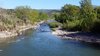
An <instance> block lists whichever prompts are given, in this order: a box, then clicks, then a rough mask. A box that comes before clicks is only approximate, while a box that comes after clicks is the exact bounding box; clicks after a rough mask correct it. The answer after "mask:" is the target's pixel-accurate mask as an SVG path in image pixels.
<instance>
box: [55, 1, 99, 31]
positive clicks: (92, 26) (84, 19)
mask: <svg viewBox="0 0 100 56" xmlns="http://www.w3.org/2000/svg"><path fill="white" fill-rule="evenodd" d="M55 20H56V21H58V22H60V23H62V24H63V27H62V28H63V29H67V30H74V31H85V32H91V31H93V30H94V31H97V30H96V28H97V29H98V30H99V29H100V28H99V26H100V7H95V8H94V7H93V6H92V3H91V0H81V2H80V7H79V6H75V5H70V4H66V5H64V6H63V7H62V9H61V11H60V13H59V14H56V15H55Z"/></svg>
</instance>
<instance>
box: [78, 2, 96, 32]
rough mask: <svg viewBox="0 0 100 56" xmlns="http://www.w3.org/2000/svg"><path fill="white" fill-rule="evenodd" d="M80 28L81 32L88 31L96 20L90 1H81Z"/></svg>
mask: <svg viewBox="0 0 100 56" xmlns="http://www.w3.org/2000/svg"><path fill="white" fill-rule="evenodd" d="M80 4H81V18H82V19H81V26H82V28H83V29H82V30H83V31H90V29H91V28H92V27H93V23H94V21H95V20H96V13H95V11H94V8H93V6H92V4H91V0H81V2H80Z"/></svg>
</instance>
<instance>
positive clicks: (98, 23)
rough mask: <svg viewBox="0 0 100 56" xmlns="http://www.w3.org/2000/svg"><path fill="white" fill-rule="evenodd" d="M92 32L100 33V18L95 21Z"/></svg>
mask: <svg viewBox="0 0 100 56" xmlns="http://www.w3.org/2000/svg"><path fill="white" fill-rule="evenodd" d="M91 31H92V32H95V33H100V19H98V20H96V21H95V22H94V26H93V28H92V29H91Z"/></svg>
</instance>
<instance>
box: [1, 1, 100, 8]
mask: <svg viewBox="0 0 100 56" xmlns="http://www.w3.org/2000/svg"><path fill="white" fill-rule="evenodd" d="M79 2H80V0H0V7H2V8H6V9H14V8H16V6H30V7H31V8H33V9H61V7H62V6H64V5H65V4H72V5H79ZM92 4H93V5H96V6H100V0H92Z"/></svg>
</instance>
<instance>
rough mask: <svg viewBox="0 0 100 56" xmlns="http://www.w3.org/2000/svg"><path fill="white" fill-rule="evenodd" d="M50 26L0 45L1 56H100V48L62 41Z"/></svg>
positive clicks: (27, 32)
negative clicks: (43, 30) (53, 33)
mask: <svg viewBox="0 0 100 56" xmlns="http://www.w3.org/2000/svg"><path fill="white" fill-rule="evenodd" d="M41 28H42V29H45V30H47V31H50V29H49V27H48V26H44V25H42V26H40V28H38V29H37V30H36V31H34V30H29V31H26V33H25V34H23V35H21V36H18V37H17V38H16V39H13V40H10V41H6V42H5V43H0V56H100V48H99V47H98V46H97V47H96V46H93V45H90V44H87V43H82V42H78V41H70V40H61V39H59V38H57V37H56V36H54V35H52V34H51V32H41V30H40V29H41Z"/></svg>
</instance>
